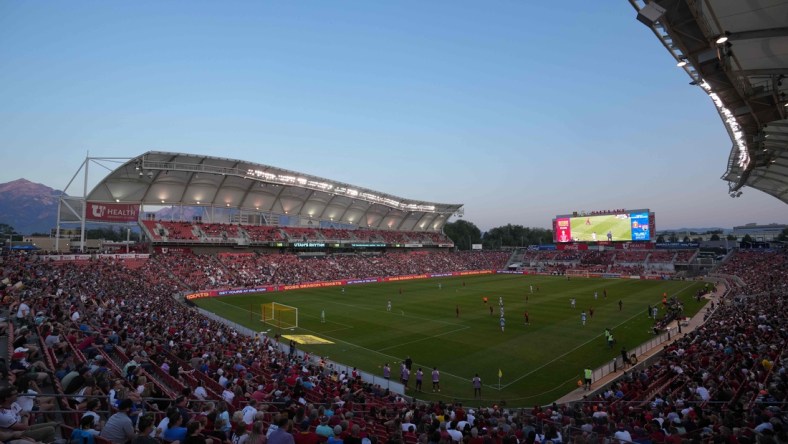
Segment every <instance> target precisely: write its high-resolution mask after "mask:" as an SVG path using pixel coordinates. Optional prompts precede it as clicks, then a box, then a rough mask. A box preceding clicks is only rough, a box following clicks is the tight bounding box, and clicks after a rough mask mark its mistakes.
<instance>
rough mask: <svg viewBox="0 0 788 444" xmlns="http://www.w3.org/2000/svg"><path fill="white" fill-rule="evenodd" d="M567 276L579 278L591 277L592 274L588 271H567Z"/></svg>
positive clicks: (565, 273)
mask: <svg viewBox="0 0 788 444" xmlns="http://www.w3.org/2000/svg"><path fill="white" fill-rule="evenodd" d="M564 275H565V276H577V277H589V276H590V273H589V272H588V270H566V271H565V272H564Z"/></svg>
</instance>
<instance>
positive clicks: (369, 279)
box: [345, 278, 380, 285]
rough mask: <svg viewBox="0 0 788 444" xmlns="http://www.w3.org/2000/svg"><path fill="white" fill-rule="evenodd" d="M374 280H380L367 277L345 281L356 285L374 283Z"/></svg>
mask: <svg viewBox="0 0 788 444" xmlns="http://www.w3.org/2000/svg"><path fill="white" fill-rule="evenodd" d="M376 282H380V279H378V278H368V279H353V280H350V281H346V282H345V284H346V285H356V284H374V283H376Z"/></svg>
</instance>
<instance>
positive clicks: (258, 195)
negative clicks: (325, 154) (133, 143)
mask: <svg viewBox="0 0 788 444" xmlns="http://www.w3.org/2000/svg"><path fill="white" fill-rule="evenodd" d="M87 200H88V201H98V202H123V203H140V204H143V205H155V206H162V205H182V206H213V207H222V208H236V209H240V210H245V211H249V212H261V213H273V214H281V215H288V216H300V217H304V218H309V219H314V220H323V221H333V222H336V223H342V224H352V225H356V226H359V227H362V228H367V227H370V228H380V229H392V230H405V231H433V230H440V229H441V228H442V227H443V225H444V224H445V223H446V222H447V221H448V219H449V217H450V216H451V215H452V214H455V213H458V212H460V213H461V212H462V210H461V208H462V204H442V203H434V202H426V201H421V200H413V199H405V198H401V197H397V196H394V195H391V194H386V193H381V192H378V191H373V190H370V189H367V188H362V187H357V186H353V185H349V184H346V183H342V182H337V181H334V180H330V179H324V178H321V177H316V176H311V175H308V174H302V173H298V172H295V171H289V170H285V169H282V168H276V167H272V166H269V165H263V164H258V163H252V162H247V161H242V160H234V159H224V158H219V157H210V156H200V155H193V154H184V153H165V152H156V151H150V152H147V153H145V154H142V155H140V156H137V157H135V158H133V159H131V160H129V161H128V162H126V163H124V164H123V165H121V166H120V167H118V168H117V169H115V170H114V171H112V172H111V173H110V174H109V175H107V177H105V178H104V179H103V180H102V181H101V182H100V183H99V184H98V185H96V187H95V188H94V189H93V190H92V191H90V192H89V193H88V195H87Z"/></svg>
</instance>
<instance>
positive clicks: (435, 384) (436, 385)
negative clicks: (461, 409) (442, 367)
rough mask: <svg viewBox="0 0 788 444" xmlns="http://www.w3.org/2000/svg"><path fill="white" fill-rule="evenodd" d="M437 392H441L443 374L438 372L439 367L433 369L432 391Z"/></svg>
mask: <svg viewBox="0 0 788 444" xmlns="http://www.w3.org/2000/svg"><path fill="white" fill-rule="evenodd" d="M435 390H438V391H439V392H440V391H441V372H439V371H438V367H433V368H432V391H433V392H434V391H435Z"/></svg>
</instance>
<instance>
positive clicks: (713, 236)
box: [710, 233, 720, 241]
mask: <svg viewBox="0 0 788 444" xmlns="http://www.w3.org/2000/svg"><path fill="white" fill-rule="evenodd" d="M710 239H711V240H713V241H718V240H720V235H719V234H717V233H714V234H712V235H711V238H710Z"/></svg>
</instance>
